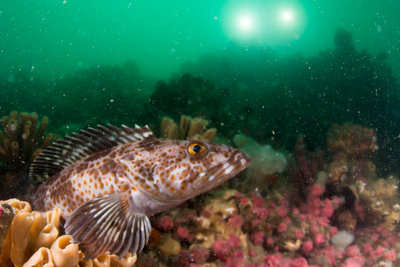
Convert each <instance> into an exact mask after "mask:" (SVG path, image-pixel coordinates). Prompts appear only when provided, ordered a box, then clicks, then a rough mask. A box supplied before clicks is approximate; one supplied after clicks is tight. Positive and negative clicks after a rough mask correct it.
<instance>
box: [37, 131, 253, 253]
mask: <svg viewBox="0 0 400 267" xmlns="http://www.w3.org/2000/svg"><path fill="white" fill-rule="evenodd" d="M53 153H54V154H55V155H53ZM249 163H250V160H249V159H248V158H247V157H246V156H245V155H244V154H243V153H242V152H240V151H238V150H236V149H234V148H231V147H229V146H225V145H220V144H213V143H208V142H203V141H198V140H185V141H175V140H158V139H156V138H155V137H154V135H153V133H152V132H151V130H150V129H149V128H148V127H144V128H140V127H138V126H136V128H129V127H126V126H123V127H122V128H116V127H113V126H108V127H104V126H99V128H97V129H94V128H90V129H89V130H87V131H81V133H79V134H74V135H73V136H71V137H66V139H65V140H64V141H59V142H58V143H56V144H54V145H53V146H52V147H50V148H49V149H48V150H45V152H44V153H43V155H40V156H39V157H38V159H37V161H36V162H34V164H33V166H32V167H31V175H32V176H35V175H36V176H49V177H51V178H50V179H49V180H48V181H47V182H45V183H44V184H42V185H41V186H40V188H39V189H38V191H37V192H36V194H35V201H34V204H35V205H36V207H37V208H39V209H43V210H47V209H52V208H56V207H57V208H59V209H60V211H61V214H62V216H63V217H64V218H65V219H66V220H67V221H66V224H65V230H66V233H68V234H71V235H72V237H73V238H74V240H75V241H76V242H79V243H80V248H81V249H82V251H84V254H85V255H86V257H89V258H92V257H96V256H97V255H99V254H100V253H103V252H110V253H115V254H117V255H119V256H120V257H122V256H124V255H125V254H126V253H127V252H131V253H135V252H136V251H140V250H141V249H142V248H143V246H144V245H145V244H146V243H147V240H148V236H149V234H150V231H151V226H150V221H149V219H148V217H147V216H150V215H153V214H155V213H159V212H162V211H165V210H168V209H170V208H172V207H174V206H176V205H179V204H180V203H182V202H183V201H185V200H187V199H189V198H192V197H194V196H196V195H199V194H201V193H203V192H206V191H208V190H210V189H212V188H214V187H216V186H218V185H220V184H221V183H223V182H225V181H227V180H229V179H230V178H232V177H233V176H235V175H236V174H237V173H239V172H241V171H242V170H244V169H245V168H246V167H247V166H248V165H249Z"/></svg>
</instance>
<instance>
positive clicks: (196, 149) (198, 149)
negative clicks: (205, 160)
mask: <svg viewBox="0 0 400 267" xmlns="http://www.w3.org/2000/svg"><path fill="white" fill-rule="evenodd" d="M187 152H188V153H189V155H190V156H193V157H196V158H198V157H202V156H204V155H205V154H206V152H207V146H206V145H205V144H203V143H201V142H198V141H195V142H192V143H190V144H189V145H188V147H187Z"/></svg>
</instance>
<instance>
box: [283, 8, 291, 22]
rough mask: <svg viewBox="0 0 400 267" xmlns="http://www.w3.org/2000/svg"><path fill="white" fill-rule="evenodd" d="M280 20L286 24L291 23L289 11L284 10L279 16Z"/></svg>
mask: <svg viewBox="0 0 400 267" xmlns="http://www.w3.org/2000/svg"><path fill="white" fill-rule="evenodd" d="M281 19H282V20H283V21H284V22H286V23H289V22H292V21H293V12H291V11H290V10H284V11H283V12H282V14H281Z"/></svg>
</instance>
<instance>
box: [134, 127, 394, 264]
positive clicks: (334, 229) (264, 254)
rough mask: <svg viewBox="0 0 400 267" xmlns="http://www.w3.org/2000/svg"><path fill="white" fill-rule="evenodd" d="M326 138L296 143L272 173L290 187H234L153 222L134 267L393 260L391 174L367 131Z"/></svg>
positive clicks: (338, 130) (338, 131) (341, 130)
mask: <svg viewBox="0 0 400 267" xmlns="http://www.w3.org/2000/svg"><path fill="white" fill-rule="evenodd" d="M327 139H328V144H329V146H328V147H329V151H328V152H325V153H323V152H321V151H315V152H313V151H307V149H306V146H305V145H304V139H301V138H300V139H299V141H298V143H297V145H296V148H295V150H294V155H293V157H292V160H290V161H289V162H288V165H290V166H289V167H288V168H289V169H290V170H289V171H288V172H287V174H286V175H282V177H280V178H279V179H289V181H290V179H292V180H291V181H292V182H293V183H283V184H282V183H280V184H277V185H276V186H273V187H272V189H271V190H269V191H268V192H267V193H262V192H259V191H257V192H256V191H255V190H253V192H252V191H251V190H243V185H242V184H240V183H238V184H240V186H239V187H237V188H236V189H232V188H227V189H220V190H219V191H214V192H212V193H210V194H208V195H206V196H203V197H200V198H198V199H196V200H191V201H189V202H187V203H186V204H185V205H182V206H180V207H178V208H175V209H173V210H171V211H169V212H166V213H164V214H162V215H159V216H156V217H155V218H153V227H154V229H153V233H152V238H151V241H150V244H149V246H148V247H147V248H146V250H145V252H144V253H142V254H140V255H138V261H137V266H191V267H195V266H232V267H233V266H235V267H236V266H246V267H252V266H254V267H255V266H347V267H350V266H397V264H398V260H397V259H398V258H399V257H400V253H399V252H400V250H399V249H400V236H399V234H398V229H399V204H397V203H399V197H398V189H397V180H396V179H395V178H394V177H389V178H388V179H384V178H381V179H377V177H378V174H377V172H376V168H375V167H374V166H375V165H374V164H373V162H372V155H373V153H374V152H375V151H376V150H377V149H378V147H377V145H376V134H375V132H374V131H373V130H371V129H368V128H364V127H361V126H360V125H355V124H344V125H342V126H339V125H334V126H333V127H332V129H331V130H330V132H329V133H328V138H327ZM238 143H240V142H238ZM253 144H254V143H253ZM243 147H244V145H243ZM260 147H262V146H260V145H259V146H258V147H257V149H256V150H259V149H260ZM338 163H340V164H338ZM338 165H339V166H340V172H339V171H338V169H337V168H339V167H337V166H338ZM264 167H265V166H264ZM275 171H276V172H278V171H279V170H275ZM247 172H250V173H254V170H253V171H252V170H250V169H249V170H247ZM246 175H249V174H246V173H245V176H246ZM249 177H253V178H254V176H253V175H250V176H249ZM242 178H243V177H240V179H242ZM247 178H248V177H247ZM247 178H246V179H247ZM298 179H302V180H303V182H302V183H298ZM304 180H306V182H304ZM296 181H297V182H296ZM232 184H235V183H232ZM260 193H261V194H260Z"/></svg>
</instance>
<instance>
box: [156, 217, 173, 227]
mask: <svg viewBox="0 0 400 267" xmlns="http://www.w3.org/2000/svg"><path fill="white" fill-rule="evenodd" d="M158 227H159V228H160V229H162V230H164V231H168V230H171V229H172V228H174V221H173V220H172V219H171V217H169V216H167V215H165V216H163V217H161V219H160V221H159V222H158Z"/></svg>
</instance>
